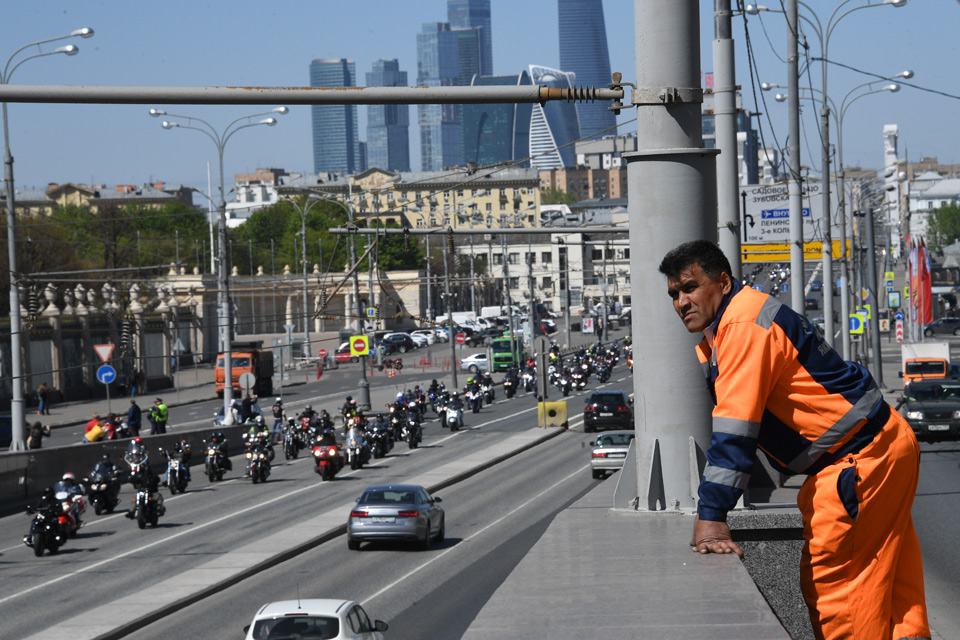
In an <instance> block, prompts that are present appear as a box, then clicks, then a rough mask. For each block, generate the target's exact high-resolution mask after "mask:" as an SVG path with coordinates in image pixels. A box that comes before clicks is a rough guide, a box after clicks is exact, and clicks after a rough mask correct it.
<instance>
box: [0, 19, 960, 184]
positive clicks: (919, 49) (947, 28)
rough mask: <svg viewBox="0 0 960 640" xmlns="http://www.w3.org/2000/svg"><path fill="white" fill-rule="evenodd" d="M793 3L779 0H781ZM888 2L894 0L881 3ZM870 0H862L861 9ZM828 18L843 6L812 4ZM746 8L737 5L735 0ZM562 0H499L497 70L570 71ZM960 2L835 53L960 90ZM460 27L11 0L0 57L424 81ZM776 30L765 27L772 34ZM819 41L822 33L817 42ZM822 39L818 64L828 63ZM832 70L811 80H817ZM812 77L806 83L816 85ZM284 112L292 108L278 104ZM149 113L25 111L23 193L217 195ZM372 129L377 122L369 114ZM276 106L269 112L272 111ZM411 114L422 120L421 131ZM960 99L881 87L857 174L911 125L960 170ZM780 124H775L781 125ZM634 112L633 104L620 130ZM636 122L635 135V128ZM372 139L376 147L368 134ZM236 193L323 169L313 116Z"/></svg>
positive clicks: (874, 24) (773, 74)
mask: <svg viewBox="0 0 960 640" xmlns="http://www.w3.org/2000/svg"><path fill="white" fill-rule="evenodd" d="M767 1H768V4H769V5H770V6H771V7H779V6H780V2H779V0H767ZM872 1H873V2H879V1H880V0H872ZM861 2H865V0H854V2H853V3H851V4H850V5H849V6H857V5H858V4H860V3H861ZM807 3H808V4H809V5H811V6H812V7H813V8H814V9H816V10H817V11H818V12H820V15H821V16H822V17H823V18H824V19H825V18H826V16H827V15H828V14H829V12H830V11H832V10H833V8H834V7H836V5H837V4H838V2H837V1H836V0H807ZM734 4H736V1H735V0H734ZM604 5H605V13H606V24H607V35H608V40H609V44H610V57H611V66H612V68H613V70H615V71H622V72H623V76H624V80H626V81H632V80H633V79H634V77H635V75H636V73H635V54H634V20H633V3H632V2H630V1H629V0H605V3H604ZM700 5H701V59H702V61H703V62H702V68H703V70H704V71H711V70H712V68H713V63H712V49H711V42H712V38H713V18H712V7H713V3H712V2H710V1H709V0H702V1H701V2H700ZM556 12H557V9H556V1H555V0H493V2H492V14H493V49H494V71H495V72H496V73H515V72H517V71H518V70H520V69H524V68H526V66H527V65H529V64H531V63H533V64H544V65H557V64H558V62H559V49H558V44H557V15H556ZM958 19H960V3H957V2H950V1H944V0H909V2H908V4H907V6H906V7H903V8H899V9H895V8H892V7H889V6H885V7H878V8H872V9H867V10H863V11H858V12H855V13H853V14H852V15H850V16H849V17H847V18H845V19H844V20H843V21H842V22H841V23H840V25H839V26H838V27H837V29H836V30H835V32H834V35H833V37H832V39H831V44H830V58H831V59H835V60H838V61H841V62H843V63H845V64H848V65H850V66H853V67H857V68H860V69H863V70H866V71H871V72H874V73H878V74H893V73H896V72H897V71H900V70H903V69H912V70H914V71H915V72H916V74H917V75H916V77H915V78H914V79H913V80H912V81H911V82H913V83H915V84H917V85H919V86H922V87H926V88H932V89H938V90H941V91H945V92H947V93H952V94H960V86H958V83H957V75H958V74H957V72H956V65H957V60H958V59H960V56H958V51H957V48H958V45H957V38H956V33H955V31H956V26H957V25H958V24H960V20H958ZM445 20H446V1H445V0H403V1H398V0H351V1H350V2H343V1H342V0H310V1H307V0H288V1H286V2H281V3H267V2H249V1H247V0H231V1H226V0H220V1H215V0H206V1H202V2H197V1H196V0H191V1H189V2H187V1H184V0H168V1H167V2H163V3H145V2H130V1H129V0H99V1H96V2H94V1H92V0H90V1H86V2H77V1H76V0H69V1H67V0H43V1H42V2H23V1H21V2H8V3H6V6H5V7H4V9H3V12H2V19H0V43H2V44H0V63H2V62H3V61H5V60H6V58H7V56H9V55H10V54H11V53H12V52H13V51H14V50H15V49H16V48H17V47H19V46H20V45H21V44H24V43H27V42H31V41H35V40H40V39H43V38H48V37H53V36H57V35H62V34H65V33H68V32H70V31H71V30H73V29H76V28H79V27H84V26H89V27H92V28H93V29H95V30H96V35H95V36H94V37H93V38H91V39H88V40H83V39H80V38H75V39H72V40H69V41H66V42H64V43H62V44H67V43H73V44H76V45H77V46H79V47H80V53H79V55H76V56H73V57H66V56H59V55H58V56H50V57H47V58H41V59H38V60H30V61H28V62H27V63H26V64H24V65H23V66H22V67H20V68H19V69H18V70H17V71H16V73H15V74H14V75H13V77H12V81H13V82H15V83H24V84H81V83H83V84H102V85H193V86H202V85H263V86H304V85H308V84H309V75H308V65H309V63H310V61H311V60H313V59H314V58H340V57H345V58H351V59H353V60H354V61H356V64H357V72H358V76H359V77H360V78H363V77H364V74H365V73H366V72H367V71H369V69H370V66H371V63H372V62H373V61H374V60H376V59H378V58H398V59H399V60H400V64H401V68H402V69H404V70H406V71H407V73H408V77H409V80H410V82H411V84H412V83H414V82H415V80H416V74H417V71H416V44H415V43H416V33H417V32H418V31H420V25H421V24H422V23H424V22H436V21H445ZM763 27H766V29H764V28H763ZM749 28H750V33H751V39H752V42H753V46H754V51H755V56H756V62H757V68H758V75H759V79H760V80H765V81H767V82H777V83H780V84H786V81H785V80H786V64H785V62H781V61H780V60H778V57H779V58H781V59H785V56H784V51H785V48H786V44H785V37H786V26H785V23H784V21H783V17H782V15H778V14H769V13H768V14H765V16H764V17H763V21H762V24H761V21H760V20H759V19H758V18H756V17H751V18H750V21H749ZM734 37H735V39H736V40H737V43H736V47H737V48H736V56H737V67H738V69H737V82H738V84H740V85H742V86H743V87H744V101H745V104H746V106H747V107H748V108H750V109H751V110H752V109H753V108H754V107H753V105H754V97H753V93H752V91H751V90H750V89H749V86H750V83H751V81H750V77H749V73H748V66H747V56H746V53H745V39H744V28H743V22H742V19H741V18H739V17H738V18H736V21H735V28H734ZM811 37H812V36H811ZM817 49H819V46H818V45H817V44H816V42H815V39H814V42H812V49H811V55H819V52H818V51H817ZM818 71H819V64H817V65H816V66H815V73H814V74H813V75H812V77H811V82H812V83H813V86H815V87H819V86H820V80H819V73H818ZM865 80H867V78H866V77H864V76H860V75H858V74H856V73H853V72H850V71H846V70H844V69H841V68H838V67H834V68H833V70H832V71H831V75H830V91H831V93H832V94H833V96H834V98H835V99H836V100H837V101H839V100H840V99H842V97H843V96H844V94H845V93H846V92H847V91H849V90H850V89H851V88H853V87H854V86H856V85H857V84H859V83H860V82H863V81H865ZM804 82H806V79H804ZM767 97H768V98H769V99H768V101H767V107H768V108H765V107H763V105H761V111H764V112H766V113H765V115H764V117H763V118H762V124H763V129H764V135H765V138H766V143H767V145H768V146H772V145H773V144H774V143H773V139H772V138H773V136H772V134H774V133H775V135H776V137H777V139H778V140H779V143H780V145H784V144H785V138H786V132H787V120H786V108H785V106H784V105H782V104H778V103H776V102H774V101H773V100H772V95H771V94H767ZM155 106H157V107H158V108H163V109H165V110H167V111H171V112H176V113H184V114H190V115H197V116H199V117H202V118H204V119H206V120H208V121H210V122H211V123H213V124H215V125H217V126H218V127H220V126H223V125H225V124H226V123H228V122H230V121H231V120H232V119H234V118H235V117H238V116H240V115H244V114H246V113H252V112H255V111H259V110H261V109H260V108H259V107H249V106H248V107H223V106H220V107H204V106H179V107H177V106H164V105H155ZM278 106H279V105H278ZM148 109H149V105H146V106H137V105H119V106H109V105H31V104H11V105H10V106H9V112H10V134H11V147H12V151H13V155H14V158H15V161H16V162H15V180H16V184H17V187H18V188H42V187H45V186H46V184H47V183H48V182H57V183H64V182H78V183H87V184H99V183H105V184H107V185H108V186H109V187H112V186H113V185H115V184H135V185H141V184H143V183H146V182H150V181H165V182H167V183H182V184H187V185H190V186H195V187H198V188H202V189H204V190H205V189H206V181H207V178H206V163H207V162H208V161H209V162H211V165H212V170H213V172H214V186H216V154H215V151H214V147H213V144H212V143H211V142H210V141H209V140H208V139H207V138H205V137H203V136H202V135H200V134H199V133H197V132H193V131H186V130H173V131H165V130H163V129H161V127H160V122H159V120H158V119H154V118H150V117H149V116H148V115H147V111H148ZM359 109H360V110H361V113H360V123H361V127H363V126H364V125H365V123H366V117H365V114H364V113H363V109H364V108H363V107H359ZM263 110H266V109H263ZM415 110H416V107H411V117H410V120H411V123H415V122H416V111H415ZM806 113H807V114H808V117H806V118H805V124H804V131H803V144H802V154H803V162H804V163H805V164H808V165H810V166H811V167H819V164H820V160H819V158H820V152H819V146H818V145H819V142H818V132H817V129H816V123H815V119H814V117H813V116H814V114H815V113H816V110H815V109H812V108H809V107H808V108H807V109H806ZM958 113H960V102H958V100H957V99H955V98H948V97H943V96H939V95H935V94H932V93H928V92H923V91H920V90H916V89H911V88H909V87H904V88H903V89H902V90H901V91H900V93H898V94H896V95H890V94H879V95H876V96H870V97H867V98H864V99H863V100H860V101H858V102H857V104H856V105H855V106H854V107H852V108H851V110H850V112H849V114H848V116H847V118H846V121H845V128H844V129H845V130H844V160H845V163H846V164H847V165H862V166H867V167H877V166H879V165H880V164H882V137H881V133H882V128H883V125H884V124H898V125H899V126H900V156H901V157H903V156H904V155H906V154H907V153H909V157H910V159H917V158H919V157H920V156H921V155H923V156H938V157H939V158H940V161H941V162H960V127H958V126H957V114H958ZM768 117H769V119H768ZM630 118H632V115H631V114H630V113H629V110H627V111H625V112H624V115H622V116H621V122H624V121H626V120H628V119H630ZM634 129H635V126H634V125H633V124H626V125H625V126H624V127H623V130H624V131H630V130H634ZM418 135H419V133H418V130H417V128H416V126H415V124H412V125H411V161H412V162H413V165H414V168H417V167H418V166H419V161H420V158H419V156H420V154H419V144H417V143H416V141H417V140H418ZM361 138H365V135H364V133H363V130H362V128H361ZM225 167H226V168H225V171H226V175H227V182H228V184H229V183H231V182H232V175H233V174H234V173H238V172H248V171H253V170H254V169H256V168H257V167H282V168H285V169H287V170H288V171H302V172H309V171H312V169H313V155H312V144H311V131H310V119H309V107H304V106H300V107H294V108H292V109H291V113H290V114H289V115H287V116H285V117H282V118H281V122H280V124H279V125H278V126H276V127H272V128H267V127H259V128H255V129H250V130H247V131H243V132H241V133H239V134H237V136H236V137H234V138H233V139H231V141H230V142H229V144H228V145H227V149H226V158H225Z"/></svg>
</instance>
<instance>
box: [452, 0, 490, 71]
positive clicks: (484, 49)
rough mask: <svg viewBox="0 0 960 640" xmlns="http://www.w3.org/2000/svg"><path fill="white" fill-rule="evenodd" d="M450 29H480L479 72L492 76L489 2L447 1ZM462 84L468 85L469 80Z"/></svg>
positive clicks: (478, 0) (469, 0) (475, 0)
mask: <svg viewBox="0 0 960 640" xmlns="http://www.w3.org/2000/svg"><path fill="white" fill-rule="evenodd" d="M447 21H448V22H450V28H451V29H476V28H479V29H480V70H479V71H477V73H479V74H480V75H483V76H492V75H493V32H492V31H491V30H490V0H447ZM463 84H470V79H469V78H468V79H467V81H466V82H465V83H463Z"/></svg>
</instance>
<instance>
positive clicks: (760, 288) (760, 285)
mask: <svg viewBox="0 0 960 640" xmlns="http://www.w3.org/2000/svg"><path fill="white" fill-rule="evenodd" d="M753 288H754V289H756V290H757V291H763V285H762V284H755V285H753Z"/></svg>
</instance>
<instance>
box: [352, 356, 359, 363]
mask: <svg viewBox="0 0 960 640" xmlns="http://www.w3.org/2000/svg"><path fill="white" fill-rule="evenodd" d="M350 362H360V358H358V357H357V356H350Z"/></svg>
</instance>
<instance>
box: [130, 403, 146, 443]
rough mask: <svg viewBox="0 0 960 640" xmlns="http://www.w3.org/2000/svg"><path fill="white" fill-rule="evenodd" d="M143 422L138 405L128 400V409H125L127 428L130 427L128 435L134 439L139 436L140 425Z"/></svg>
mask: <svg viewBox="0 0 960 640" xmlns="http://www.w3.org/2000/svg"><path fill="white" fill-rule="evenodd" d="M142 421H143V414H142V412H141V411H140V405H138V404H137V401H136V400H134V399H132V398H131V400H130V408H129V409H127V426H128V427H130V434H131V435H132V436H133V437H134V438H136V437H137V436H139V435H140V424H141V422H142Z"/></svg>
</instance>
